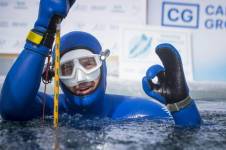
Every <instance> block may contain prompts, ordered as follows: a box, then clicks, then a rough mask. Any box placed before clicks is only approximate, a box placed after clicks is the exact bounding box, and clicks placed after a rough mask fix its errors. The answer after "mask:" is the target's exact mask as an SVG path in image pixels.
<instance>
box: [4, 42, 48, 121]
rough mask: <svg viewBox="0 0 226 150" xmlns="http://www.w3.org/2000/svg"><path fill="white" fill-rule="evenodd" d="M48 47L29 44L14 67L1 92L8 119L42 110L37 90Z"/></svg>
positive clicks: (27, 116) (31, 116) (28, 117)
mask: <svg viewBox="0 0 226 150" xmlns="http://www.w3.org/2000/svg"><path fill="white" fill-rule="evenodd" d="M48 51H49V50H48V48H46V47H44V46H39V47H37V45H33V44H32V43H30V42H27V43H26V44H25V49H24V50H23V51H22V52H21V54H20V55H19V56H18V58H17V60H16V62H15V63H14V64H13V66H12V68H11V69H10V71H9V73H8V75H7V77H6V79H5V82H4V84H3V87H2V91H1V95H0V113H1V116H2V118H4V119H7V120H29V119H32V118H34V117H36V116H37V115H40V112H41V102H40V100H39V99H38V97H36V96H37V92H38V89H39V86H40V82H41V74H42V70H43V66H44V62H45V57H46V56H47V54H48Z"/></svg>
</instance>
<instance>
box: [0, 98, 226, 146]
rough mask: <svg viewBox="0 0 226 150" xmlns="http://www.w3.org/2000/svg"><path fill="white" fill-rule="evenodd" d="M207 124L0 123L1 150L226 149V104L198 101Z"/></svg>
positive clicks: (84, 120) (80, 119)
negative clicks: (193, 127)
mask: <svg viewBox="0 0 226 150" xmlns="http://www.w3.org/2000/svg"><path fill="white" fill-rule="evenodd" d="M196 102H197V104H198V107H199V108H200V112H201V116H202V118H203V121H204V124H203V125H202V126H201V127H200V128H199V129H189V128H185V129H181V128H176V127H175V126H174V125H173V123H172V121H167V122H163V121H151V120H149V119H148V118H142V119H135V120H124V121H113V120H110V119H107V118H105V119H100V118H92V119H91V118H90V119H89V118H88V119H87V118H83V117H82V116H81V115H76V116H68V115H62V116H61V117H60V128H59V130H58V132H56V131H55V130H54V129H53V128H52V118H46V120H45V123H44V124H42V123H41V120H39V119H36V120H33V121H30V122H26V123H18V122H5V121H2V120H1V119H0V149H4V150H7V149H10V150H11V149H12V150H14V149H17V150H19V149H22V150H30V149H32V150H34V149H43V150H44V149H54V148H59V149H69V150H70V149H88V150H90V149H110V150H111V149H112V150H113V149H114V150H115V149H116V150H117V149H147V150H149V149H160V150H162V149H167V150H168V149H203V150H204V149H211V150H212V149H224V150H225V149H226V100H223V99H217V100H216V99H215V100H214V101H212V100H211V99H210V100H197V101H196Z"/></svg>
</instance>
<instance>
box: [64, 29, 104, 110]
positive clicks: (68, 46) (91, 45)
mask: <svg viewBox="0 0 226 150" xmlns="http://www.w3.org/2000/svg"><path fill="white" fill-rule="evenodd" d="M75 49H87V50H89V51H91V52H92V53H94V54H100V52H101V50H102V48H101V45H100V43H99V41H98V40H97V39H96V38H95V37H94V36H92V35H91V34H89V33H86V32H80V31H74V32H70V33H68V34H66V35H64V36H63V37H62V38H61V45H60V55H61V56H62V55H63V54H65V53H67V52H69V51H71V50H75ZM106 74H107V69H106V63H105V61H104V62H103V65H102V67H101V76H100V81H99V84H98V86H97V88H96V89H95V90H94V91H92V92H91V93H90V94H87V95H83V96H76V95H74V94H73V93H72V92H71V91H70V90H69V89H68V88H67V87H66V86H65V85H64V84H63V83H62V82H60V85H61V88H62V90H63V92H64V94H65V96H66V98H67V100H68V103H70V105H71V106H73V105H75V106H79V107H80V106H81V107H86V106H90V105H92V104H93V103H97V102H98V101H101V100H103V97H104V94H105V89H106Z"/></svg>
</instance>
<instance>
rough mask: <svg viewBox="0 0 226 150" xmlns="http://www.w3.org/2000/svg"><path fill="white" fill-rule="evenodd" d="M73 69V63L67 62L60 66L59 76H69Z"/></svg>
mask: <svg viewBox="0 0 226 150" xmlns="http://www.w3.org/2000/svg"><path fill="white" fill-rule="evenodd" d="M73 68H74V62H73V61H68V62H66V63H64V64H62V65H61V67H60V69H61V75H62V76H70V75H71V74H72V72H73Z"/></svg>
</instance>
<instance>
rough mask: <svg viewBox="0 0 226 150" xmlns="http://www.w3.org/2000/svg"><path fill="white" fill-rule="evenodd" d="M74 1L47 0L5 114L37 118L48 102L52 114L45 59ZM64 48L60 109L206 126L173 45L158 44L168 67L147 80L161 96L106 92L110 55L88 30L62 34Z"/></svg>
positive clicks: (7, 87) (9, 83)
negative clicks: (43, 79)
mask: <svg viewBox="0 0 226 150" xmlns="http://www.w3.org/2000/svg"><path fill="white" fill-rule="evenodd" d="M73 3H74V1H73V0H41V2H40V8H39V15H38V19H37V21H36V23H35V25H34V28H33V29H32V30H31V31H30V33H29V35H28V38H27V40H26V44H25V46H24V50H23V51H22V52H21V54H20V55H19V57H18V58H17V60H16V62H15V63H14V65H13V66H12V68H11V70H10V71H9V73H8V75H7V77H6V79H5V82H4V85H3V87H2V91H1V95H0V113H1V116H2V118H3V119H5V120H16V121H25V120H30V119H33V118H37V117H39V116H41V115H42V104H43V103H44V102H45V106H46V109H45V113H46V114H48V115H52V112H53V96H50V95H46V94H44V93H41V92H38V89H39V86H40V82H41V76H42V71H43V67H44V63H45V59H46V57H47V56H48V53H49V50H50V49H51V48H52V45H53V41H54V35H55V33H56V23H57V21H59V20H60V21H61V20H62V19H63V18H65V17H66V16H67V13H68V11H69V9H70V7H71V6H72V4H73ZM75 19H76V18H75ZM60 51H61V52H60V53H61V59H60V62H61V66H60V84H61V88H62V90H63V92H64V94H61V95H60V96H59V113H69V114H76V113H80V114H82V115H84V116H86V115H87V116H99V117H110V118H113V119H127V118H137V117H144V116H146V117H149V118H150V119H169V118H172V117H173V119H174V121H175V124H176V125H179V126H199V125H200V124H201V118H200V114H199V112H198V109H197V107H196V105H195V102H194V100H192V99H191V98H190V97H189V90H188V87H187V84H186V80H185V77H184V73H183V67H182V63H181V58H180V55H179V54H178V52H177V50H176V49H175V48H174V47H173V46H171V45H170V44H161V45H159V46H158V47H157V48H156V53H157V54H158V56H159V57H160V59H161V60H162V62H163V65H164V68H163V67H161V66H160V65H154V66H152V67H150V68H149V69H148V71H147V74H146V76H145V77H144V78H143V80H142V83H143V88H144V91H145V92H146V94H147V95H149V96H150V97H153V98H155V99H156V100H154V99H145V98H138V97H128V96H122V95H111V94H105V89H106V73H107V69H106V64H105V57H107V56H106V55H105V54H106V53H105V52H102V48H101V45H100V44H99V42H98V40H97V39H96V38H95V37H94V36H92V35H90V34H88V33H85V32H71V33H68V34H66V35H64V36H63V37H62V38H61V47H60ZM131 75H133V73H132V72H131ZM154 77H157V78H158V82H157V83H154V82H152V79H153V78H154ZM128 88H130V87H128ZM158 101H160V102H161V103H162V104H161V103H159V102H158ZM163 104H164V105H166V106H167V107H165V106H164V105H163Z"/></svg>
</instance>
